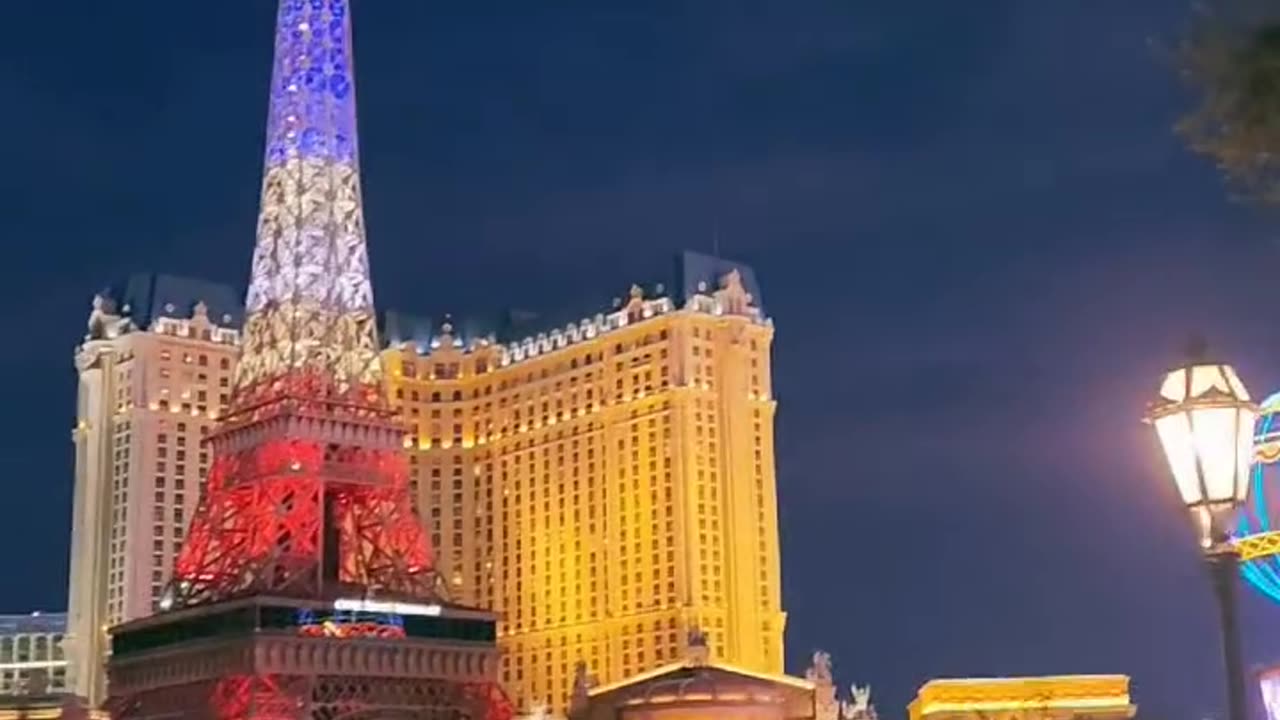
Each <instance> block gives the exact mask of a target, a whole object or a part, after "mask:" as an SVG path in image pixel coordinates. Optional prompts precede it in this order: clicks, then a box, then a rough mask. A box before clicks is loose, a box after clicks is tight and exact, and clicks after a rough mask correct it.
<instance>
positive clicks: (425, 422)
mask: <svg viewBox="0 0 1280 720" xmlns="http://www.w3.org/2000/svg"><path fill="white" fill-rule="evenodd" d="M759 298H760V294H759V289H758V287H757V286H756V284H755V279H754V273H753V272H752V271H751V269H750V268H748V267H745V266H742V265H737V264H734V263H731V262H727V261H724V260H720V259H716V258H709V257H706V256H700V255H696V254H691V253H686V254H684V255H682V256H680V258H679V259H678V261H677V268H676V273H675V275H674V278H673V282H671V283H670V284H664V285H663V286H658V287H655V288H653V289H651V290H644V289H641V288H639V287H635V288H633V289H632V291H631V292H630V294H629V296H628V297H624V298H620V299H618V300H617V301H616V302H615V303H614V306H613V307H612V308H605V309H602V312H601V313H600V314H597V315H594V316H593V317H588V318H586V319H583V320H579V321H575V322H571V323H568V324H565V325H561V326H559V327H557V328H548V327H542V328H541V329H540V331H539V332H536V333H530V334H529V335H527V336H524V337H521V336H520V335H519V334H518V333H511V332H509V333H507V337H501V336H499V335H496V334H487V335H486V334H478V333H476V334H471V333H468V332H466V331H464V330H462V329H460V328H456V327H454V326H453V325H452V324H450V323H447V322H445V323H440V324H439V325H438V326H431V325H430V324H429V323H428V324H425V325H426V326H425V327H424V326H422V325H419V326H416V327H415V326H414V323H413V322H412V321H403V322H396V319H395V317H394V316H392V317H391V318H389V320H388V323H387V325H388V327H387V329H386V332H385V333H384V339H385V340H386V341H387V343H388V349H387V350H385V351H384V355H383V359H384V362H385V366H386V367H387V369H388V373H387V375H388V383H390V386H391V387H390V388H389V389H390V391H391V392H390V394H391V397H392V401H393V403H396V404H397V406H398V407H399V408H400V409H401V411H402V416H403V418H404V419H405V420H406V421H407V422H408V423H410V424H411V427H412V431H411V434H410V437H409V442H408V443H407V444H408V445H409V446H410V447H412V448H416V452H414V453H413V454H412V455H411V458H410V460H411V472H412V482H413V483H414V485H415V486H416V491H417V498H418V506H419V508H420V512H421V513H423V514H424V515H425V516H426V519H427V520H428V521H429V526H430V527H431V529H432V531H433V533H434V537H433V541H434V546H435V548H436V551H437V566H438V569H439V570H440V572H441V573H442V575H443V576H444V578H445V579H446V582H447V583H448V584H449V586H450V590H451V592H452V594H453V596H454V597H455V598H456V599H457V600H459V601H460V602H463V603H467V604H473V605H477V606H480V607H487V608H491V609H493V610H495V611H497V612H498V613H499V614H500V618H501V622H500V626H499V643H500V645H501V647H502V649H503V651H504V662H503V669H502V679H503V682H504V684H505V686H506V687H507V689H508V691H509V692H510V693H511V695H512V699H513V700H514V701H515V702H516V705H517V707H518V708H522V709H526V710H527V709H529V708H531V707H536V706H542V705H546V706H549V707H551V708H553V709H555V710H557V711H563V710H564V709H565V708H566V707H567V704H568V700H569V698H570V695H571V692H572V686H573V680H574V672H575V666H576V665H577V663H579V662H582V663H584V664H585V665H586V668H587V669H588V671H589V672H590V673H591V675H592V676H593V677H594V678H595V679H596V681H598V682H600V683H612V682H616V681H619V680H622V679H624V678H627V677H629V676H632V675H634V674H637V673H640V672H644V671H648V670H651V669H653V668H655V667H659V666H662V665H664V664H667V663H669V662H671V661H673V660H675V659H677V658H679V657H681V656H682V655H683V654H684V653H685V652H686V650H687V642H688V638H689V637H690V636H691V634H693V633H694V632H700V634H702V635H704V636H705V638H706V641H707V642H708V644H709V645H710V648H711V651H712V652H713V653H714V655H715V656H716V657H718V658H720V659H722V660H723V661H725V662H728V663H732V664H734V665H735V666H738V667H742V668H745V669H748V670H752V671H758V672H766V673H779V672H781V671H782V666H783V645H782V638H783V630H784V625H785V619H786V618H785V614H784V613H783V611H782V607H781V597H780V595H781V592H780V572H779V548H778V526H777V497H776V493H775V483H776V479H775V470H774V451H773V421H774V412H775V401H774V399H773V392H772V386H771V373H770V348H771V344H772V340H773V326H772V323H771V322H770V321H769V319H768V318H767V317H766V316H765V315H764V313H763V310H762V306H761V303H760V300H759Z"/></svg>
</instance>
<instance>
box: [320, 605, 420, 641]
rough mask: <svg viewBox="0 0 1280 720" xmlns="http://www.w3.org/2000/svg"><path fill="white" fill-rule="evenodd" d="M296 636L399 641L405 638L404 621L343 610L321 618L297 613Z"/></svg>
mask: <svg viewBox="0 0 1280 720" xmlns="http://www.w3.org/2000/svg"><path fill="white" fill-rule="evenodd" d="M298 634H299V635H302V636H303V637H326V638H380V639H383V640H398V639H400V638H403V637H404V636H405V632H404V618H402V617H400V616H399V615H394V614H377V613H364V612H347V611H342V610H339V611H336V612H334V613H333V614H332V615H328V616H324V615H317V614H316V612H315V611H314V610H299V611H298Z"/></svg>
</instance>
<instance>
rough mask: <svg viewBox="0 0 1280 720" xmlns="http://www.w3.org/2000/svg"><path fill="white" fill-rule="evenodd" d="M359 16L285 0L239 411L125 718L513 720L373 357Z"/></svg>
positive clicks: (135, 675)
mask: <svg viewBox="0 0 1280 720" xmlns="http://www.w3.org/2000/svg"><path fill="white" fill-rule="evenodd" d="M378 347H379V345H378V341H377V330H376V323H375V314H374V306H373V291H372V287H371V284H370V280H369V263H368V252H367V248H366V243H365V227H364V216H363V208H362V203H361V199H360V173H359V160H358V148H357V135H356V106H355V91H354V79H353V71H352V43H351V17H350V8H349V5H348V0H280V7H279V14H278V20H277V25H276V35H275V64H274V69H273V73H272V83H271V96H270V114H269V118H268V129H267V150H266V161H265V172H264V177H263V183H262V204H261V213H260V216H259V219H258V231H257V244H256V247H255V248H254V253H253V265H252V274H251V277H250V282H249V291H248V297H247V299H246V320H245V326H244V330H243V355H242V358H241V360H240V363H239V365H238V368H237V372H236V377H235V382H234V386H233V392H232V398H231V403H230V408H229V410H228V412H227V413H226V415H225V416H223V417H222V418H221V419H220V422H219V424H218V427H217V429H216V431H215V432H213V433H211V435H210V437H209V438H208V443H209V446H210V448H211V450H212V455H213V463H212V465H211V467H210V471H209V477H208V482H207V486H206V489H205V492H204V495H203V497H202V498H201V502H200V505H199V507H198V509H197V511H196V513H195V516H194V517H193V518H192V521H191V525H190V528H189V531H188V533H187V536H186V542H185V544H184V545H183V548H182V550H181V552H180V553H179V555H178V558H177V560H176V562H175V567H174V571H173V575H172V580H171V581H170V585H169V587H168V589H167V590H166V593H165V596H164V600H163V601H162V603H161V610H162V612H160V613H159V614H157V615H155V616H152V617H150V618H145V619H142V620H137V621H134V622H130V623H126V624H124V625H121V626H118V627H115V628H113V629H112V630H111V645H112V650H111V657H110V660H109V662H108V667H107V669H108V677H109V694H110V698H109V700H108V703H107V707H108V709H109V710H110V712H111V714H112V716H113V717H115V718H116V719H117V720H147V719H150V718H155V719H159V718H166V719H172V718H200V719H205V718H207V719H209V720H214V719H217V720H233V719H235V720H239V719H240V718H245V719H248V718H263V719H266V718H270V719H272V720H276V719H285V718H317V719H322V720H338V719H339V718H341V719H343V720H361V719H364V718H396V719H403V720H418V719H421V720H427V719H439V720H446V719H447V720H508V718H510V716H511V707H510V704H509V703H508V702H507V701H506V699H505V696H504V695H503V694H502V692H501V691H500V690H499V689H498V684H497V682H496V680H497V678H496V675H497V667H498V651H497V648H496V644H495V627H496V625H495V619H494V617H493V616H492V615H490V614H488V613H486V612H484V611H481V610H477V609H470V608H464V607H460V606H456V605H452V604H450V603H449V602H447V600H446V598H445V597H444V594H443V585H442V584H441V583H439V582H438V580H437V576H436V574H435V572H434V571H433V568H432V555H431V548H430V546H429V544H428V540H427V538H428V536H427V535H426V534H425V533H424V532H423V528H422V526H421V525H420V523H419V520H418V518H417V517H416V515H415V513H414V512H413V508H412V504H411V498H410V492H409V487H408V463H407V457H406V454H405V450H404V436H405V429H404V427H402V426H401V425H400V423H399V422H398V421H397V418H396V416H395V415H394V414H393V412H392V411H391V410H390V406H389V404H388V402H387V398H386V394H385V391H384V389H383V382H382V368H381V364H380V361H379V355H378Z"/></svg>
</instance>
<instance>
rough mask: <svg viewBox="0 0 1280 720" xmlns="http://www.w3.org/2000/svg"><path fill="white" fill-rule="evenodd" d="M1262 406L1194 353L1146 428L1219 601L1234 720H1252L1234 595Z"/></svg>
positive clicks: (1199, 351)
mask: <svg viewBox="0 0 1280 720" xmlns="http://www.w3.org/2000/svg"><path fill="white" fill-rule="evenodd" d="M1256 418H1257V407H1256V406H1255V405H1254V404H1253V403H1252V402H1250V400H1249V391H1248V390H1246V389H1245V387H1244V383H1242V382H1240V378H1239V376H1237V375H1236V371H1235V369H1233V368H1232V367H1231V366H1230V365H1227V364H1225V363H1217V362H1211V361H1208V360H1205V359H1204V351H1203V348H1202V347H1197V348H1194V349H1193V351H1192V357H1191V359H1190V360H1189V362H1188V363H1187V364H1186V365H1183V366H1182V367H1179V368H1175V369H1173V370H1170V371H1169V373H1168V374H1167V375H1165V377H1164V382H1163V383H1161V385H1160V397H1159V399H1157V400H1156V401H1155V402H1153V403H1152V404H1151V405H1150V407H1149V409H1148V411H1147V417H1146V419H1147V421H1148V422H1150V423H1151V424H1153V425H1154V426H1155V429H1156V434H1157V435H1158V436H1159V438H1160V444H1161V446H1162V447H1163V449H1164V454H1165V457H1166V458H1168V460H1169V469H1170V470H1171V471H1172V474H1173V481H1174V484H1175V485H1176V486H1177V488H1178V494H1179V495H1180V496H1181V497H1182V503H1183V504H1184V505H1186V507H1187V510H1188V512H1189V513H1190V514H1191V519H1192V521H1193V522H1194V523H1195V526H1196V531H1197V533H1198V534H1199V540H1200V546H1201V548H1203V550H1204V556H1205V560H1206V561H1207V562H1208V566H1209V574H1210V576H1211V577H1212V579H1213V586H1214V590H1215V592H1216V595H1217V598H1218V611H1219V614H1220V616H1221V622H1222V651H1223V660H1224V662H1225V665H1226V672H1227V711H1228V720H1247V718H1246V715H1245V712H1246V711H1245V694H1244V674H1243V671H1242V669H1241V662H1242V659H1241V655H1240V629H1239V625H1238V623H1237V621H1236V600H1235V589H1236V583H1237V582H1238V581H1237V577H1238V575H1239V570H1240V555H1239V553H1238V552H1237V550H1236V548H1235V546H1234V545H1233V544H1232V543H1231V523H1232V520H1233V518H1234V517H1235V513H1236V510H1238V509H1239V508H1240V506H1241V505H1242V504H1244V502H1245V500H1246V499H1248V494H1249V464H1250V461H1251V459H1252V444H1253V425H1254V421H1255V419H1256Z"/></svg>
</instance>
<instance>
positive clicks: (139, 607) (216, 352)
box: [66, 274, 241, 707]
mask: <svg viewBox="0 0 1280 720" xmlns="http://www.w3.org/2000/svg"><path fill="white" fill-rule="evenodd" d="M240 304H241V298H240V296H239V293H237V292H236V291H234V290H232V289H231V288H230V287H227V286H223V285H217V284H214V283H208V282H204V281H201V280H193V279H186V278H178V277H173V276H167V275H145V274H142V275H136V276H133V277H131V278H129V279H127V280H126V281H125V282H122V283H120V284H118V285H116V286H115V287H113V288H111V289H109V290H107V291H104V292H103V293H101V294H100V295H99V296H98V297H97V298H96V299H95V300H94V306H93V309H92V311H91V313H90V316H89V327H88V333H87V334H86V336H85V338H84V341H83V342H82V343H81V345H80V346H79V347H78V348H77V349H76V354H75V364H76V371H77V374H78V378H79V386H78V392H77V409H76V426H75V429H74V430H73V432H72V437H73V441H74V445H75V495H74V501H73V511H72V512H73V517H72V526H71V527H72V530H71V572H70V583H69V591H68V605H67V607H68V613H67V638H66V652H67V656H68V659H69V661H70V664H69V678H68V680H69V687H70V689H71V690H72V691H73V692H74V693H75V694H77V695H79V696H81V697H84V698H86V699H87V700H88V701H89V702H90V703H91V705H92V706H95V707H96V706H97V705H98V704H99V703H100V702H101V701H102V700H103V699H104V698H105V690H106V679H105V675H104V671H103V662H104V660H105V658H106V656H107V648H108V638H107V633H106V629H107V628H108V627H110V626H112V625H115V624H118V623H121V622H125V621H129V620H133V619H136V618H140V617H145V616H147V615H150V614H151V613H152V612H154V610H155V609H156V607H157V604H158V603H159V601H160V595H161V592H162V590H163V587H164V584H165V583H166V582H167V581H168V579H169V573H170V569H171V568H172V567H173V557H174V555H175V554H176V553H177V551H178V549H179V548H180V547H181V545H182V539H183V533H184V532H185V531H186V527H187V522H188V520H189V519H190V517H191V513H192V512H193V511H194V510H195V507H196V502H197V500H198V498H199V493H200V489H201V487H202V485H203V483H204V478H205V476H206V474H207V472H208V468H209V453H208V449H207V448H205V447H204V446H203V445H202V443H201V440H202V438H203V437H204V435H205V433H206V432H208V431H209V429H210V428H211V427H212V425H213V418H214V417H216V416H217V414H218V412H219V411H220V410H221V408H222V406H223V404H225V403H226V401H227V397H228V394H229V392H230V388H229V386H230V381H231V374H232V371H233V369H234V365H235V360H236V357H237V354H238V344H239V331H238V329H237V328H238V327H239V325H240Z"/></svg>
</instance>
